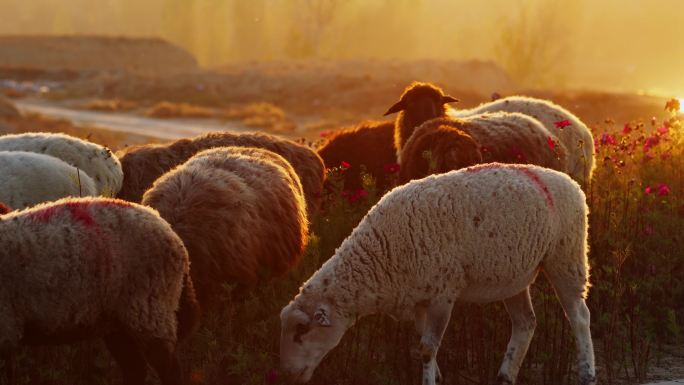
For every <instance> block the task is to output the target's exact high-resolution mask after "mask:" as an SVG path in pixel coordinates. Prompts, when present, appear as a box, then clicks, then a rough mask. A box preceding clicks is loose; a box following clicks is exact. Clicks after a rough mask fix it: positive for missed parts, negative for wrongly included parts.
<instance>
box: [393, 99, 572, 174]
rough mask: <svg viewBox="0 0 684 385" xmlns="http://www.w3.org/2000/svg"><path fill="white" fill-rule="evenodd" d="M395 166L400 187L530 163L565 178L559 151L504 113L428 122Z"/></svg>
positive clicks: (541, 130) (521, 119)
mask: <svg viewBox="0 0 684 385" xmlns="http://www.w3.org/2000/svg"><path fill="white" fill-rule="evenodd" d="M426 152H427V153H428V155H429V156H427V157H426V156H425V155H426V154H425V153H426ZM478 155H479V157H480V161H477V159H478ZM400 162H401V166H402V167H401V168H402V172H401V174H400V182H401V183H406V182H408V181H409V180H411V179H419V178H422V177H425V176H427V175H428V174H430V173H442V172H446V171H450V170H455V169H459V168H463V167H466V166H470V165H474V164H477V163H490V162H500V163H525V164H535V165H538V166H542V167H547V168H551V169H554V170H558V171H561V172H565V173H567V174H569V172H568V170H567V163H566V150H565V147H564V146H563V144H562V143H560V141H559V140H558V139H557V138H556V137H555V136H553V135H552V134H551V133H550V132H549V131H548V130H547V129H546V127H544V126H543V125H542V124H541V123H540V122H539V121H537V120H536V119H533V118H531V117H529V116H527V115H523V114H518V113H506V112H498V113H492V114H483V115H475V116H473V117H471V118H467V119H453V118H439V119H432V120H429V121H427V122H425V123H423V124H422V125H421V126H420V127H418V128H417V129H416V130H415V132H414V133H413V135H411V137H410V138H409V140H408V142H407V143H406V146H405V147H404V148H403V150H402V152H401V160H400ZM431 162H432V163H433V164H430V163H431Z"/></svg>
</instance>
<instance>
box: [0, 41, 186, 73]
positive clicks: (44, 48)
mask: <svg viewBox="0 0 684 385" xmlns="http://www.w3.org/2000/svg"><path fill="white" fill-rule="evenodd" d="M3 67H4V68H28V69H35V70H72V71H84V70H126V71H131V72H137V73H144V74H169V73H177V72H187V71H192V70H194V69H197V61H196V60H195V58H194V57H193V56H192V55H191V54H190V53H188V52H187V51H185V50H183V49H182V48H180V47H177V46H175V45H173V44H171V43H169V42H167V41H164V40H162V39H157V38H126V37H103V36H0V68H3Z"/></svg>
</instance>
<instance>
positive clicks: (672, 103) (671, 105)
mask: <svg viewBox="0 0 684 385" xmlns="http://www.w3.org/2000/svg"><path fill="white" fill-rule="evenodd" d="M681 107H682V106H681V105H680V104H679V100H677V99H674V98H673V99H670V100H668V101H667V103H665V111H670V112H677V111H679V110H680V109H681Z"/></svg>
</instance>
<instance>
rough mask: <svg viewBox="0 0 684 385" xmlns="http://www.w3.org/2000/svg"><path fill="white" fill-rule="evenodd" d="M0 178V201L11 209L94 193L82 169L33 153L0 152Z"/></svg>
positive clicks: (93, 183) (89, 180)
mask: <svg viewBox="0 0 684 385" xmlns="http://www.w3.org/2000/svg"><path fill="white" fill-rule="evenodd" d="M0 181H2V185H1V186H0V202H4V203H5V204H7V205H8V206H9V207H11V208H13V209H21V208H24V207H29V206H33V205H35V204H37V203H42V202H47V201H54V200H57V199H59V198H64V197H68V196H74V197H79V196H93V195H97V188H96V187H95V182H93V180H92V179H91V178H90V177H89V176H88V175H87V174H86V173H85V172H83V170H79V169H78V168H76V167H73V166H71V165H69V164H67V163H65V162H63V161H62V160H60V159H57V158H54V157H52V156H49V155H43V154H37V153H35V152H25V151H0Z"/></svg>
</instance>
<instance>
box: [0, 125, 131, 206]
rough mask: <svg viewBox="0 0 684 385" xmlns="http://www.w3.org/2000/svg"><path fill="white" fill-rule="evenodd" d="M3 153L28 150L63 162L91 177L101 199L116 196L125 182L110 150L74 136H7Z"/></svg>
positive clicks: (0, 147) (3, 138) (1, 140)
mask: <svg viewBox="0 0 684 385" xmlns="http://www.w3.org/2000/svg"><path fill="white" fill-rule="evenodd" d="M0 151H28V152H34V153H38V154H45V155H50V156H53V157H55V158H57V159H61V160H63V161H64V162H66V163H68V164H70V165H72V166H74V167H78V168H79V169H81V170H82V171H84V172H85V173H86V174H88V176H90V177H91V178H92V179H93V182H95V187H96V188H97V193H98V194H99V195H102V196H108V197H113V196H115V195H116V194H117V193H118V192H119V190H120V189H121V184H122V183H123V170H122V169H121V163H120V162H119V159H118V158H117V157H116V156H115V155H114V154H113V153H112V151H111V150H110V149H109V148H107V147H105V146H102V145H99V144H96V143H92V142H89V141H87V140H85V139H79V138H77V137H74V136H70V135H66V134H61V133H53V132H27V133H23V134H12V135H4V136H0Z"/></svg>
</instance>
